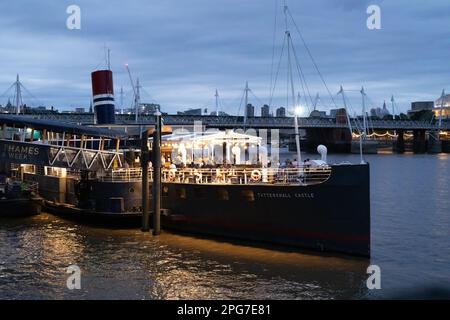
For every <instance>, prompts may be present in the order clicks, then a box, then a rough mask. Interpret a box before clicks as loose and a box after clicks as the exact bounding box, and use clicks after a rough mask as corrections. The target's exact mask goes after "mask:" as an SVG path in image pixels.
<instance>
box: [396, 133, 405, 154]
mask: <svg viewBox="0 0 450 320" xmlns="http://www.w3.org/2000/svg"><path fill="white" fill-rule="evenodd" d="M404 133H405V132H404V131H403V130H397V141H395V142H394V146H393V151H394V152H395V153H404V152H405V137H404V136H403V134H404Z"/></svg>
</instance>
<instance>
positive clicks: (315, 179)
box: [99, 166, 331, 185]
mask: <svg viewBox="0 0 450 320" xmlns="http://www.w3.org/2000/svg"><path fill="white" fill-rule="evenodd" d="M330 175H331V167H329V166H324V167H308V166H304V167H300V168H202V169H194V168H183V169H162V170H161V180H162V182H164V183H189V184H303V185H312V184H319V183H323V182H325V181H326V180H328V179H329V177H330ZM141 179H142V169H140V168H133V169H118V170H109V171H105V172H104V173H103V174H102V176H100V177H99V180H100V181H104V182H139V181H141ZM152 180H153V169H152V168H150V169H149V181H152Z"/></svg>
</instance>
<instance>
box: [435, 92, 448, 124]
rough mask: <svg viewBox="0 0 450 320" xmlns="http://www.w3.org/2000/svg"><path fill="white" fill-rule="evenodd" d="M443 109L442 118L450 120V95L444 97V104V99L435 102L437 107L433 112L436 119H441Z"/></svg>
mask: <svg viewBox="0 0 450 320" xmlns="http://www.w3.org/2000/svg"><path fill="white" fill-rule="evenodd" d="M441 109H442V118H450V94H448V95H446V96H444V101H443V102H442V98H439V99H437V100H436V101H435V107H434V109H433V112H434V116H435V117H436V118H439V117H440V115H441Z"/></svg>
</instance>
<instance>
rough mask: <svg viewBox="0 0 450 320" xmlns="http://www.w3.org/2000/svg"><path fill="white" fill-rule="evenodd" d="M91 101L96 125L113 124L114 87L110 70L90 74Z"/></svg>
mask: <svg viewBox="0 0 450 320" xmlns="http://www.w3.org/2000/svg"><path fill="white" fill-rule="evenodd" d="M91 79H92V99H93V102H94V110H95V116H96V119H97V124H114V123H115V111H114V87H113V74H112V71H111V70H99V71H95V72H92V74H91Z"/></svg>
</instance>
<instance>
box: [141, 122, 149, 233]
mask: <svg viewBox="0 0 450 320" xmlns="http://www.w3.org/2000/svg"><path fill="white" fill-rule="evenodd" d="M148 158H149V155H148V130H144V132H142V137H141V167H142V231H144V232H148V231H150V212H149V211H148V207H149V205H148V195H149V194H148V191H149V188H148V160H149V159H148Z"/></svg>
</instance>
